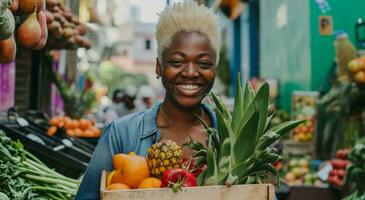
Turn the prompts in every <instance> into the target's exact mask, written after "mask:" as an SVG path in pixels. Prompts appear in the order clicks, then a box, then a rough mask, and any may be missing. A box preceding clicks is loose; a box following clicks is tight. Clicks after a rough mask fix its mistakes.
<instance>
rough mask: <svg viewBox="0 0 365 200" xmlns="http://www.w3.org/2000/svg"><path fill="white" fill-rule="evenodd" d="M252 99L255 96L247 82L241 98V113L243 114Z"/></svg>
mask: <svg viewBox="0 0 365 200" xmlns="http://www.w3.org/2000/svg"><path fill="white" fill-rule="evenodd" d="M240 84H241V83H240ZM254 98H255V94H254V92H253V89H252V85H251V83H250V82H249V81H247V82H246V85H245V94H244V96H243V105H242V113H245V112H246V111H247V109H248V107H249V106H250V105H251V103H252V101H253V99H254Z"/></svg>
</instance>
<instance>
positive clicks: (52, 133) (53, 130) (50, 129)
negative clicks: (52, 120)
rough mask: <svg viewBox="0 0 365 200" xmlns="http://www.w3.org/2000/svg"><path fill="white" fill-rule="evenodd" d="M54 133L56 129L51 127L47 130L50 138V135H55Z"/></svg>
mask: <svg viewBox="0 0 365 200" xmlns="http://www.w3.org/2000/svg"><path fill="white" fill-rule="evenodd" d="M56 132H57V127H56V126H51V127H49V128H48V130H47V135H49V136H52V135H54V134H56Z"/></svg>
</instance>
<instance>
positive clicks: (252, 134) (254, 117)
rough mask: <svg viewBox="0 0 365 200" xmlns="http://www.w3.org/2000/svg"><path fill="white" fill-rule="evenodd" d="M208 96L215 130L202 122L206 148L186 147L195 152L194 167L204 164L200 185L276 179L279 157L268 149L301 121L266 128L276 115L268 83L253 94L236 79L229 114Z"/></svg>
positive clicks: (197, 146)
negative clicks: (232, 105) (270, 106)
mask: <svg viewBox="0 0 365 200" xmlns="http://www.w3.org/2000/svg"><path fill="white" fill-rule="evenodd" d="M210 94H211V97H212V99H213V101H214V103H215V110H214V111H215V114H216V117H217V125H218V127H217V130H215V129H212V128H211V127H208V125H207V124H206V123H205V122H204V121H203V120H202V119H201V121H202V124H203V125H204V127H205V129H206V133H207V137H208V145H207V147H204V146H203V144H199V143H196V142H195V143H194V142H189V145H188V146H190V147H191V148H192V149H193V150H194V151H195V154H194V157H196V158H197V163H206V164H207V170H206V171H204V173H202V174H201V175H200V176H199V177H198V182H199V185H223V184H227V185H232V184H239V183H244V184H245V183H248V182H250V181H253V182H260V181H265V178H262V177H261V176H262V175H265V174H267V173H265V172H270V173H271V174H273V175H277V171H276V170H275V168H274V167H273V166H272V165H271V163H272V162H275V161H278V160H279V159H281V156H280V155H278V154H277V152H276V151H275V149H273V148H270V145H272V144H273V143H274V142H275V141H277V140H278V139H280V137H281V136H282V135H283V134H284V133H286V132H288V131H290V130H291V129H293V128H294V127H296V126H297V125H299V124H300V123H302V122H303V121H289V122H285V123H283V124H280V125H278V126H275V127H273V128H270V127H269V123H270V121H271V119H272V118H273V116H274V115H275V112H274V110H273V109H271V108H269V84H268V83H264V84H263V85H262V86H261V87H260V89H259V90H258V92H257V94H255V93H254V91H253V89H252V86H251V84H250V82H246V84H245V89H244V90H243V89H242V85H241V79H240V75H238V77H237V83H236V96H235V100H234V107H233V113H232V114H231V113H230V111H229V109H228V108H227V107H226V106H225V105H224V103H223V101H222V99H221V98H220V97H219V96H217V95H215V94H214V93H213V92H211V93H210ZM198 117H199V116H198ZM261 178H262V179H261Z"/></svg>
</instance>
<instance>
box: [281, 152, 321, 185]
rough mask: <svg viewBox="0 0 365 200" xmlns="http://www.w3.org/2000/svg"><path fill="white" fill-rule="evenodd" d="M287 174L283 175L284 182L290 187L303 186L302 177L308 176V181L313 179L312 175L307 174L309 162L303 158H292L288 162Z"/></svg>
mask: <svg viewBox="0 0 365 200" xmlns="http://www.w3.org/2000/svg"><path fill="white" fill-rule="evenodd" d="M287 167H288V173H286V174H285V181H286V183H287V184H288V185H290V186H294V185H295V186H300V185H303V184H304V176H305V175H307V176H308V177H309V176H310V181H311V180H312V178H313V179H315V178H316V177H315V176H313V177H312V175H313V173H309V171H310V170H309V160H308V159H305V158H300V159H299V158H292V159H290V160H289V162H288V166H287Z"/></svg>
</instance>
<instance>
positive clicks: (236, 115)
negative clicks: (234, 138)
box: [232, 73, 244, 131]
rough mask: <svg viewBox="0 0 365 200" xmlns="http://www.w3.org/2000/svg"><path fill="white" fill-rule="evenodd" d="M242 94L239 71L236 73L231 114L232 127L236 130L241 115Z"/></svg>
mask: <svg viewBox="0 0 365 200" xmlns="http://www.w3.org/2000/svg"><path fill="white" fill-rule="evenodd" d="M243 104H244V102H243V96H242V86H241V76H240V73H238V75H237V82H236V96H235V99H234V106H233V115H232V129H233V130H234V131H237V129H238V127H239V123H240V121H241V119H242V117H243Z"/></svg>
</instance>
